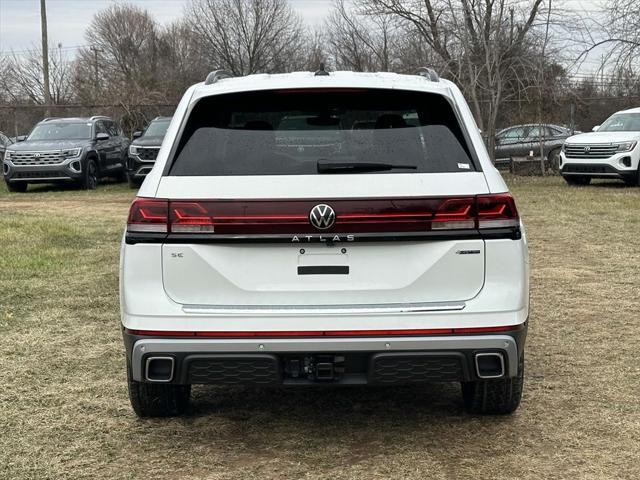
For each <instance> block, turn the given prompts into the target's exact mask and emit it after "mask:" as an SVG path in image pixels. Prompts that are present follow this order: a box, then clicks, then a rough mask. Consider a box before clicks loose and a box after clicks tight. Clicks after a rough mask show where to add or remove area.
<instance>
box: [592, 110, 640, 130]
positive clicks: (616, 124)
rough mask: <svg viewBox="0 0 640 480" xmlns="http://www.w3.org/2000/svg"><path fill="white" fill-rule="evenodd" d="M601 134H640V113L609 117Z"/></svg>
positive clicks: (602, 127) (601, 128)
mask: <svg viewBox="0 0 640 480" xmlns="http://www.w3.org/2000/svg"><path fill="white" fill-rule="evenodd" d="M598 131H599V132H640V113H617V114H615V115H612V116H611V117H609V118H608V119H607V120H606V121H605V122H604V123H603V124H602V125H601V126H600V128H599V129H598Z"/></svg>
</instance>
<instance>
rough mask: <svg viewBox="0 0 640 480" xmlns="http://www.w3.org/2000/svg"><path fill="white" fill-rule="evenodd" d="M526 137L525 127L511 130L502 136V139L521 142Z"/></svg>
mask: <svg viewBox="0 0 640 480" xmlns="http://www.w3.org/2000/svg"><path fill="white" fill-rule="evenodd" d="M524 137H525V129H524V127H517V128H510V129H509V130H507V131H506V132H504V133H503V134H501V138H502V139H504V140H519V139H522V138H524Z"/></svg>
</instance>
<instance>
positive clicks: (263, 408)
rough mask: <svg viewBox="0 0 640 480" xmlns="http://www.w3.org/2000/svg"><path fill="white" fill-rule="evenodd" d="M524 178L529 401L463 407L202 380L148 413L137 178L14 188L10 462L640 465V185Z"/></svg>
mask: <svg viewBox="0 0 640 480" xmlns="http://www.w3.org/2000/svg"><path fill="white" fill-rule="evenodd" d="M509 182H510V184H511V187H512V190H513V192H514V193H515V195H516V197H517V200H518V202H519V207H520V209H521V212H522V214H523V216H524V218H525V221H526V224H527V228H528V235H529V241H530V249H531V262H532V288H531V296H532V316H531V324H530V334H529V338H528V350H527V362H526V367H527V378H526V387H525V397H524V400H523V403H522V406H521V408H520V410H519V411H518V412H517V413H516V414H515V415H513V416H511V417H473V416H470V415H467V414H464V413H463V412H462V408H461V402H460V399H459V392H458V388H457V387H456V386H455V385H452V386H427V387H417V388H396V389H392V390H385V389H366V388H352V389H343V390H334V389H309V390H279V389H278V390H254V389H248V388H211V387H209V388H205V387H203V388H196V389H194V402H193V409H192V412H191V413H190V415H188V416H186V417H184V418H179V419H169V420H148V421H142V420H138V419H137V418H136V417H135V416H134V414H133V412H132V410H131V408H130V406H129V404H128V399H127V395H126V387H125V374H124V354H123V347H122V344H121V338H120V331H119V319H118V300H117V259H118V244H119V238H120V235H121V229H122V225H123V222H124V219H125V215H126V211H127V207H128V203H129V201H130V200H131V197H132V196H133V194H132V193H131V191H129V190H127V189H126V188H125V187H124V186H118V185H112V186H108V187H101V188H100V189H99V190H98V191H97V192H91V193H87V192H74V191H70V190H49V189H38V191H34V192H32V193H28V194H26V195H9V194H7V193H6V192H4V191H3V190H0V245H2V250H1V252H2V253H1V254H0V292H1V293H0V295H1V296H0V334H1V338H2V342H0V358H1V359H2V361H1V365H2V368H0V478H3V479H4V478H8V479H9V478H10V479H26V478H38V479H39V478H73V479H75V478H110V479H111V478H139V477H140V478H172V479H173V478H211V479H218V478H219V479H231V478H233V479H237V478H242V479H251V478H261V479H264V478H278V479H298V478H309V479H311V478H313V479H315V478H327V479H329V478H331V479H350V478H366V479H370V478H415V479H418V478H420V479H422V478H432V479H440V478H442V479H458V478H473V479H476V478H504V479H507V478H508V479H512V478H535V479H538V478H587V479H589V478H592V479H603V478H640V463H639V462H638V461H637V451H638V447H639V446H640V405H639V402H638V397H639V394H640V387H639V385H640V366H638V363H637V352H638V340H637V338H638V330H639V320H638V301H639V300H638V299H639V298H640V257H639V256H638V252H639V251H640V189H638V188H625V187H623V186H621V185H618V184H615V183H604V182H603V183H598V184H596V185H594V186H590V187H586V188H569V187H567V186H565V185H564V184H563V182H562V181H561V180H560V179H558V178H546V179H520V178H511V179H509ZM0 188H2V187H0Z"/></svg>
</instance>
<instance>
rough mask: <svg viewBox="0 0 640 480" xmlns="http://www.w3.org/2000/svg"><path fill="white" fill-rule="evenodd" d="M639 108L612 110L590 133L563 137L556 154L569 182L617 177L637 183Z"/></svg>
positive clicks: (639, 176) (639, 181)
mask: <svg viewBox="0 0 640 480" xmlns="http://www.w3.org/2000/svg"><path fill="white" fill-rule="evenodd" d="M639 142H640V108H632V109H630V110H623V111H621V112H618V113H614V114H613V115H612V116H610V117H609V118H608V119H607V120H606V121H605V122H604V123H603V124H602V125H599V126H596V127H594V129H593V132H592V133H582V134H580V135H574V136H573V137H569V138H567V140H566V141H565V144H564V145H563V147H562V152H561V154H560V160H561V164H560V167H561V170H560V172H561V174H562V176H563V177H564V179H565V180H566V181H567V183H568V184H570V185H587V184H588V183H589V182H591V179H592V178H618V179H621V180H624V182H625V183H626V184H628V185H639V184H640V147H639V146H638V143H639Z"/></svg>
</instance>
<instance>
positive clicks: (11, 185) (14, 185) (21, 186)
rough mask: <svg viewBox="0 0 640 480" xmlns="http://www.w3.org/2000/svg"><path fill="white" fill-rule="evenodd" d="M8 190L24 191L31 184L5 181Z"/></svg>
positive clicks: (14, 191) (13, 191)
mask: <svg viewBox="0 0 640 480" xmlns="http://www.w3.org/2000/svg"><path fill="white" fill-rule="evenodd" d="M5 183H6V184H7V190H9V191H10V192H12V193H24V192H26V191H27V187H28V186H29V184H28V183H27V182H5Z"/></svg>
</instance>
